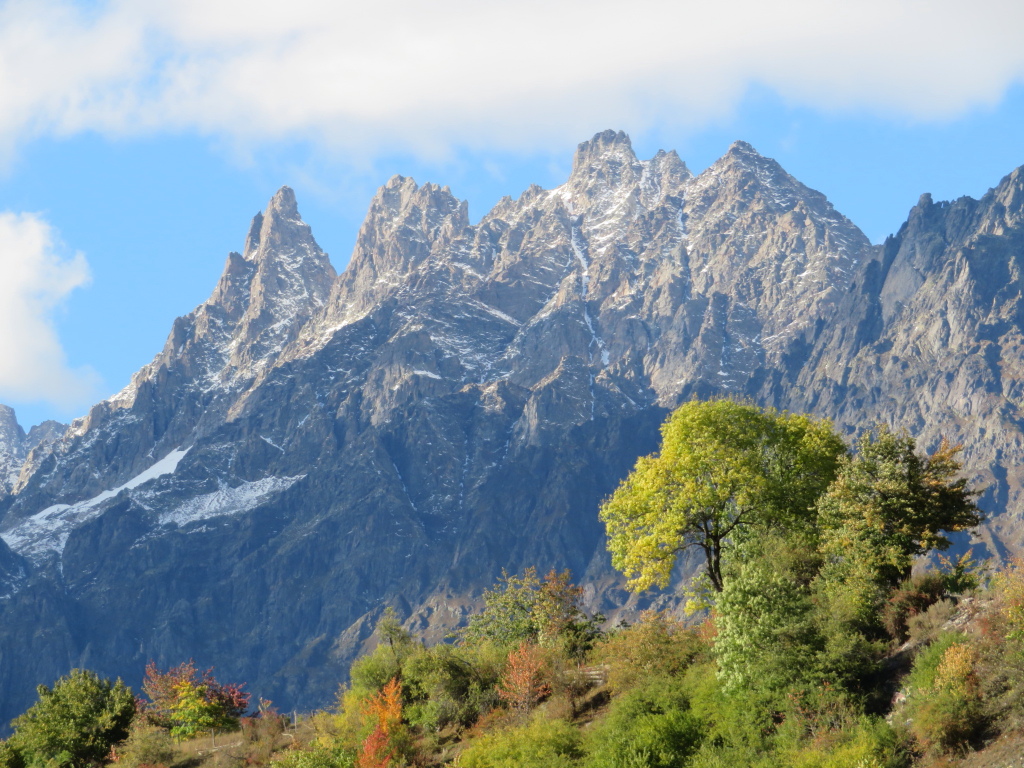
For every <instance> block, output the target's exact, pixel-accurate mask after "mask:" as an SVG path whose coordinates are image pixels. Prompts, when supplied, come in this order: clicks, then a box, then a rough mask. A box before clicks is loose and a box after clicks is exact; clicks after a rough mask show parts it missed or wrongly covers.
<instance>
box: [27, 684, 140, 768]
mask: <svg viewBox="0 0 1024 768" xmlns="http://www.w3.org/2000/svg"><path fill="white" fill-rule="evenodd" d="M38 691H39V700H38V701H37V702H36V703H35V704H33V705H32V707H30V708H29V710H28V711H27V712H25V713H24V714H23V715H21V716H19V717H18V718H16V719H15V720H14V721H13V723H11V724H12V725H13V726H14V735H13V736H11V739H10V742H9V746H10V749H11V750H13V751H15V752H17V754H18V755H19V756H20V758H21V759H22V760H24V762H25V764H26V765H29V766H68V767H69V768H84V766H88V765H93V764H96V763H100V762H102V761H103V759H104V758H105V757H106V756H107V754H108V753H109V752H110V748H111V746H113V745H114V744H116V743H117V742H119V741H121V740H122V739H124V738H125V737H126V736H127V735H128V727H129V726H130V725H131V722H132V718H133V717H134V716H135V697H134V696H133V695H132V691H131V689H130V688H128V687H127V686H126V685H125V684H124V683H122V682H121V681H120V680H117V681H116V682H111V681H110V680H104V679H102V678H100V677H99V676H98V675H97V674H96V673H95V672H90V671H89V670H87V669H73V670H71V672H70V673H68V674H67V675H66V676H64V677H62V678H60V679H59V680H58V681H57V682H56V683H54V685H53V687H52V688H49V687H47V686H45V685H40V686H39V688H38Z"/></svg>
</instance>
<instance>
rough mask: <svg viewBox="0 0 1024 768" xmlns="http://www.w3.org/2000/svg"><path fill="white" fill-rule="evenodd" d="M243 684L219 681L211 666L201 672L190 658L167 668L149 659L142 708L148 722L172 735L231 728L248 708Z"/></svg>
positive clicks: (143, 684) (247, 697) (187, 734)
mask: <svg viewBox="0 0 1024 768" xmlns="http://www.w3.org/2000/svg"><path fill="white" fill-rule="evenodd" d="M244 685H245V684H244V683H243V684H242V685H237V684H234V683H227V684H224V683H220V682H218V681H217V679H216V678H215V677H214V676H213V669H212V668H210V669H207V670H205V671H204V672H200V671H199V670H198V669H197V668H196V665H195V662H194V661H192V660H191V659H189V660H188V661H187V662H185V663H183V664H179V665H178V666H176V667H171V668H170V669H168V670H167V671H166V672H161V671H160V670H159V669H158V668H157V666H156V664H154V663H153V662H150V663H149V664H148V665H146V677H145V679H144V680H143V682H142V690H143V692H144V693H145V694H146V696H148V697H149V702H148V703H146V704H145V707H144V710H143V711H144V712H145V715H146V718H147V719H148V720H149V722H151V723H152V724H154V725H157V726H160V727H162V728H167V729H169V730H170V731H171V732H172V733H173V734H174V735H175V736H185V737H188V736H193V735H195V734H197V733H201V732H203V731H209V730H214V729H229V728H233V727H235V726H236V725H238V718H239V717H241V716H242V715H244V714H245V711H246V710H247V709H248V708H249V694H248V693H246V692H245V691H243V690H242V688H243V687H244Z"/></svg>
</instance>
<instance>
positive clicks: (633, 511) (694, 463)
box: [600, 400, 846, 592]
mask: <svg viewBox="0 0 1024 768" xmlns="http://www.w3.org/2000/svg"><path fill="white" fill-rule="evenodd" d="M661 434H662V443H661V450H660V451H659V452H658V453H656V454H652V455H650V456H645V457H642V458H640V459H639V460H638V461H637V464H636V468H635V469H634V470H633V472H632V473H631V474H630V475H629V477H627V478H626V479H625V480H624V481H623V482H622V484H621V485H620V486H619V487H618V489H617V490H616V491H615V493H613V494H612V496H611V497H610V498H609V499H608V500H607V501H606V502H605V503H604V505H603V506H602V508H601V513H600V514H601V519H602V520H603V521H604V523H605V527H606V530H607V534H608V548H609V550H611V553H612V563H613V564H614V565H615V567H616V568H618V569H619V570H620V571H622V572H623V573H625V574H626V576H627V577H628V578H629V586H630V587H631V588H632V589H634V590H636V591H641V590H644V589H648V588H650V587H652V586H654V585H657V586H660V587H663V588H664V587H666V586H667V585H668V581H669V577H670V575H671V572H672V568H673V566H674V565H675V562H676V557H677V555H678V554H679V553H680V552H682V551H683V550H685V549H687V548H689V547H697V548H699V549H700V550H701V551H702V552H703V553H704V556H705V559H706V563H707V576H708V578H709V580H710V582H711V585H712V587H713V589H714V590H715V591H716V592H721V590H722V586H723V556H724V555H725V553H726V552H727V550H728V549H729V548H730V547H731V546H732V545H733V544H734V543H735V542H736V541H738V540H741V539H742V538H743V537H744V536H747V535H749V534H750V533H751V532H752V531H755V530H758V529H760V530H768V529H773V530H792V531H798V530H809V531H813V530H814V528H815V524H814V512H813V507H814V503H815V501H816V499H817V498H818V496H819V495H820V494H821V493H822V492H823V491H824V490H825V489H826V488H827V487H828V485H829V483H830V482H831V481H832V480H833V478H834V477H835V473H836V470H837V468H838V465H839V460H840V458H841V457H842V456H843V455H844V454H845V452H846V447H845V445H844V444H843V441H842V440H841V439H840V437H839V436H838V435H837V434H836V433H835V431H834V430H833V428H832V425H831V423H829V422H828V421H825V420H817V419H812V418H810V417H809V416H801V415H793V414H789V413H780V412H778V411H775V410H771V409H768V410H763V409H760V408H757V407H756V406H753V405H747V404H742V403H737V402H734V401H731V400H715V401H711V402H698V401H692V402H689V403H686V404H685V405H683V406H681V407H680V408H679V409H677V410H676V411H675V412H674V413H673V414H672V415H671V416H670V417H669V418H668V420H667V421H666V422H665V424H664V425H662V428H661Z"/></svg>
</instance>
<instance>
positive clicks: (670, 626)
mask: <svg viewBox="0 0 1024 768" xmlns="http://www.w3.org/2000/svg"><path fill="white" fill-rule="evenodd" d="M957 453H958V450H957V448H956V447H955V446H950V445H947V444H943V445H941V446H939V448H938V449H937V450H936V451H935V452H933V453H932V454H930V455H923V454H921V453H919V452H918V451H917V448H916V445H915V443H914V440H913V439H912V438H910V437H909V436H908V435H906V434H904V433H898V432H893V431H891V430H889V429H886V428H884V427H878V428H876V429H874V430H872V431H870V432H868V433H866V434H865V435H863V436H862V438H861V439H860V440H859V441H858V442H857V445H856V449H855V450H854V451H852V452H850V451H847V449H846V448H845V446H844V444H843V443H842V441H841V440H840V439H839V438H838V436H836V434H835V433H834V431H833V430H832V428H831V426H830V425H829V424H828V422H824V421H818V420H814V419H811V418H809V417H806V416H795V415H792V414H786V413H778V412H774V411H764V410H761V409H758V408H755V407H753V406H749V405H745V404H741V403H735V402H731V401H716V402H711V403H696V402H694V403H689V404H687V405H685V406H683V407H682V408H680V409H679V410H678V411H676V413H674V414H673V415H672V416H671V417H670V419H669V420H668V421H667V422H666V424H665V426H664V428H663V442H662V446H661V449H660V451H659V452H658V453H657V454H654V455H652V456H649V457H645V458H643V459H641V460H640V461H639V462H638V464H637V467H636V469H635V471H634V472H633V474H631V475H630V476H629V477H628V478H627V479H626V480H625V481H624V482H623V484H622V485H621V486H620V488H619V490H618V491H616V493H615V494H613V495H612V496H611V497H610V498H609V499H608V500H607V501H606V503H605V504H604V505H603V508H602V510H601V516H602V519H603V520H604V521H605V523H606V525H607V529H608V538H609V547H610V549H611V551H612V555H613V560H614V562H615V564H616V566H617V567H619V568H620V569H621V570H622V571H623V572H624V573H625V575H626V576H627V578H629V579H630V583H631V585H632V586H633V587H634V588H636V589H646V588H648V587H651V586H655V585H662V586H664V585H666V584H667V583H668V582H669V579H670V576H671V574H672V572H673V568H674V565H675V559H676V556H677V555H678V553H680V552H681V551H683V550H684V549H686V548H688V547H697V548H699V549H701V550H702V551H703V552H704V554H705V555H706V563H707V568H706V572H705V573H704V575H703V576H701V577H700V578H698V579H697V580H696V581H695V582H694V583H693V584H692V585H691V587H690V592H689V603H688V606H687V610H688V611H689V614H690V615H689V617H688V618H687V619H685V620H681V619H680V618H678V617H673V616H670V615H668V614H666V613H657V612H649V613H645V614H643V615H642V616H641V618H640V619H639V620H638V621H637V622H636V623H635V624H632V625H620V626H616V627H613V628H606V627H604V626H603V625H604V623H605V622H604V619H603V617H601V616H591V615H587V614H586V613H585V612H584V610H583V609H582V607H581V605H582V594H583V590H582V588H581V587H580V586H578V585H576V584H574V583H573V582H572V579H571V576H570V574H569V573H568V572H567V571H563V572H557V571H551V572H549V573H547V574H546V575H544V576H541V575H540V574H539V573H538V572H537V571H536V570H534V569H528V570H526V571H525V572H523V573H521V574H515V575H512V574H506V575H505V576H504V577H503V578H502V579H501V580H500V581H499V582H498V583H497V584H496V585H495V586H494V587H493V588H492V589H491V590H489V591H487V592H486V593H485V595H484V608H483V610H482V611H481V612H480V613H478V614H477V615H475V616H473V617H472V618H471V619H470V620H469V622H468V624H467V625H466V626H465V627H464V628H463V629H462V630H460V631H459V632H458V633H457V635H456V636H454V637H452V638H451V642H448V643H442V644H438V645H435V646H433V647H427V646H426V645H425V644H424V643H422V642H421V641H419V640H418V639H417V638H416V637H414V636H412V635H411V634H410V633H409V632H408V631H407V630H406V629H404V628H403V626H402V623H401V621H400V617H399V616H397V615H396V614H395V613H394V612H392V611H390V610H389V611H387V612H386V613H385V614H384V616H383V618H382V619H381V621H380V622H379V624H378V626H377V629H376V635H377V637H378V639H379V643H378V645H377V647H376V649H375V650H373V651H372V652H371V653H369V654H367V655H365V656H363V657H361V658H359V659H358V660H357V661H356V662H355V663H354V664H353V665H352V668H351V670H350V681H349V683H347V684H346V685H345V686H343V687H342V688H341V690H340V693H339V697H338V701H337V704H336V706H335V707H334V708H332V709H331V710H329V711H323V712H317V713H314V714H312V715H310V716H308V717H304V718H302V719H301V722H300V723H290V722H287V721H286V720H285V718H283V717H281V716H280V715H278V714H277V713H276V712H274V710H273V707H272V705H271V704H270V703H269V702H264V701H262V700H261V701H260V702H259V704H258V707H257V711H256V712H255V713H254V714H253V715H252V716H249V717H243V716H242V715H243V712H244V711H245V710H246V709H248V708H249V706H250V702H249V701H248V697H247V695H246V694H244V693H243V692H242V691H241V688H240V687H239V686H236V685H230V684H222V683H220V682H218V681H217V680H216V679H215V678H214V676H213V675H212V673H211V672H206V673H200V672H199V671H198V670H197V669H196V667H195V665H194V664H191V663H187V664H183V665H181V666H179V667H176V668H174V669H172V670H168V671H167V672H161V671H160V670H159V669H157V668H156V667H154V666H151V667H150V669H148V670H147V678H146V684H145V685H144V686H143V692H144V694H145V697H144V698H142V699H140V700H138V701H136V702H134V703H133V702H131V697H130V695H129V694H127V691H126V689H125V688H124V686H123V685H122V684H121V683H120V681H117V682H116V683H111V682H109V681H103V680H100V679H98V678H97V677H96V676H95V675H92V674H91V673H88V672H85V671H81V670H76V671H74V672H72V673H71V675H69V676H68V677H66V678H62V679H61V680H60V681H58V682H57V683H56V684H55V685H54V686H53V688H52V689H50V688H45V687H41V688H40V698H39V701H38V702H37V703H36V705H34V706H33V707H32V708H31V709H30V710H29V711H28V712H26V713H25V714H24V715H22V716H21V717H19V718H17V719H16V720H15V721H14V723H13V726H14V729H15V731H14V734H13V736H12V737H11V738H10V739H9V740H8V741H7V742H5V743H3V744H2V746H0V766H2V768H23V767H24V768H37V767H41V766H53V767H54V768H56V767H57V766H72V767H73V768H84V767H85V766H90V765H97V764H100V763H104V762H116V763H118V764H119V765H124V766H125V768H143V766H165V767H166V768H198V766H205V765H209V766H211V768H222V766H223V768H227V767H228V766H241V765H253V766H270V767H272V768H350V767H351V768H384V767H385V766H388V767H395V768H397V767H398V766H418V765H422V766H427V765H442V764H450V765H458V766H466V767H467V768H505V767H506V766H507V767H509V768H511V767H512V766H523V767H525V768H531V767H536V768H547V767H549V766H550V767H552V768H553V767H555V766H558V767H560V768H561V767H578V768H634V767H639V766H656V767H659V768H661V767H666V768H667V767H668V766H692V767H693V768H711V767H712V766H722V767H727V766H728V767H732V766H757V767H758V768H761V767H763V768H769V767H775V766H778V767H779V768H783V767H787V768H789V767H793V766H795V767H797V768H818V767H820V768H846V767H847V766H849V768H855V767H856V768H862V767H863V768H901V767H904V768H909V767H910V766H915V765H916V766H939V765H953V764H956V763H957V762H959V761H962V760H975V761H976V760H977V759H978V757H979V755H981V754H984V752H981V753H978V752H977V750H979V749H983V748H984V747H985V746H986V744H989V743H991V742H993V741H994V740H996V739H997V738H998V737H1000V736H1002V737H1009V738H1013V737H1015V735H1016V734H1018V733H1019V730H1020V728H1021V725H1022V718H1024V564H1010V565H1008V566H1007V567H1005V568H1003V569H1002V570H999V571H998V572H994V573H989V572H987V571H986V570H985V568H984V567H983V566H982V565H981V564H978V563H975V562H972V561H971V559H970V557H969V555H964V556H962V557H960V558H956V559H953V558H946V557H944V556H942V555H939V554H938V553H940V552H942V551H943V550H945V549H947V548H948V547H949V541H948V539H947V538H946V534H948V533H950V532H954V531H959V530H965V529H968V528H970V527H971V526H972V525H975V524H977V522H978V521H979V520H980V513H979V512H978V510H977V508H976V507H975V506H974V502H973V499H974V498H975V496H976V492H975V490H974V489H972V488H970V487H969V486H968V484H967V483H966V482H964V480H963V479H961V478H959V477H958V472H959V464H958V462H957V459H956V456H957ZM923 555H930V556H934V557H932V558H929V559H928V562H933V563H934V567H928V568H925V567H923V563H924V562H925V560H923V559H922V556H923ZM915 563H917V564H918V566H919V567H918V569H917V570H915V569H914V565H915ZM218 742H219V745H218ZM1005 746H1006V742H1005V739H1004V741H1002V742H998V748H1000V749H1004V748H1005ZM972 755H973V756H972ZM965 764H972V765H983V764H984V763H981V762H973V763H965Z"/></svg>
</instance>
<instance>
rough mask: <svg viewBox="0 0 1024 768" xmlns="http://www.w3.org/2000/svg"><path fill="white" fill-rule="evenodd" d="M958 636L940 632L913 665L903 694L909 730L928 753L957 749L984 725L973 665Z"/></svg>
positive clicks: (966, 646) (972, 653)
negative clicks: (940, 634) (908, 684)
mask: <svg viewBox="0 0 1024 768" xmlns="http://www.w3.org/2000/svg"><path fill="white" fill-rule="evenodd" d="M976 661H977V653H976V651H975V650H974V648H973V647H972V646H971V645H970V644H969V642H968V641H967V639H966V638H965V637H964V636H963V635H957V634H953V633H949V634H946V635H943V636H941V637H940V638H939V640H937V641H936V642H935V643H934V644H933V645H931V646H930V647H929V648H928V649H926V650H925V651H924V652H923V653H922V654H921V655H920V656H918V658H917V659H916V661H915V663H914V668H913V670H912V671H911V674H910V678H909V683H910V692H909V694H908V697H907V715H908V716H909V718H910V729H911V731H912V732H913V734H914V736H915V737H916V738H917V740H918V741H919V742H920V743H921V745H922V747H923V748H924V749H926V750H928V751H930V752H940V753H949V752H958V751H962V750H963V749H965V748H966V747H967V746H968V745H969V744H970V743H971V742H972V741H973V740H974V739H976V738H977V737H978V735H979V734H980V732H981V729H982V728H983V727H984V725H985V717H984V712H983V709H982V702H981V695H980V687H979V681H978V677H977V674H976V673H975V669H974V667H975V663H976Z"/></svg>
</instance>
